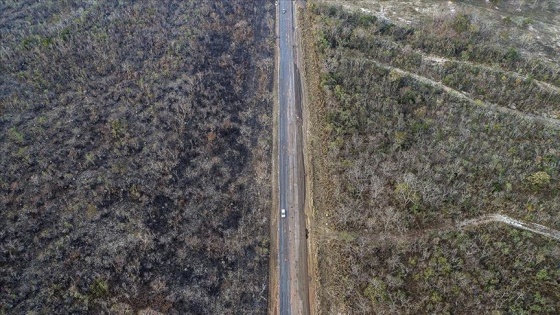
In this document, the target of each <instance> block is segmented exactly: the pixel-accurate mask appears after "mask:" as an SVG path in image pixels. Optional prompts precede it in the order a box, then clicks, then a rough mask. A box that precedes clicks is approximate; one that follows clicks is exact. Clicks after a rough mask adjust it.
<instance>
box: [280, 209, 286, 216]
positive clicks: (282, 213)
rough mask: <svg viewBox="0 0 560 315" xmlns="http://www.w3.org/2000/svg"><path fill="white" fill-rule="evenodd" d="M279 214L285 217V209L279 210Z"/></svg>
mask: <svg viewBox="0 0 560 315" xmlns="http://www.w3.org/2000/svg"><path fill="white" fill-rule="evenodd" d="M280 216H281V217H282V218H285V217H286V209H282V210H280Z"/></svg>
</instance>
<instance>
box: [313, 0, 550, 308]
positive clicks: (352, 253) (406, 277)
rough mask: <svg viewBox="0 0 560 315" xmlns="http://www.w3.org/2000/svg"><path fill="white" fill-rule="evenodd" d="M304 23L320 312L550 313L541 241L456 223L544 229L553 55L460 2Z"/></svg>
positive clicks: (336, 10)
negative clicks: (484, 22)
mask: <svg viewBox="0 0 560 315" xmlns="http://www.w3.org/2000/svg"><path fill="white" fill-rule="evenodd" d="M306 23H307V25H306V28H307V30H308V33H307V40H308V46H307V47H308V50H307V55H308V56H310V59H311V61H312V62H314V63H315V65H314V66H311V67H310V68H308V76H309V77H311V78H313V76H316V80H315V81H314V80H313V79H311V80H309V82H310V84H311V86H309V90H310V95H311V97H312V100H311V104H313V107H312V108H311V110H315V111H316V112H317V113H318V114H312V115H311V116H312V117H314V119H315V121H313V122H312V123H311V126H312V127H311V132H312V141H311V143H312V147H311V149H312V154H313V161H314V165H313V167H314V169H315V173H316V174H317V179H316V182H315V184H314V185H315V189H316V191H315V192H314V196H316V200H314V204H315V215H316V218H315V219H316V224H315V226H316V227H317V228H316V230H315V231H312V233H311V235H315V236H316V242H317V247H318V252H317V254H318V270H319V275H318V276H319V281H320V284H319V285H318V287H319V290H318V295H319V303H320V310H321V312H322V313H325V314H331V313H335V311H341V312H342V313H358V314H363V313H365V314H369V313H375V314H395V313H402V314H421V313H430V314H431V313H438V314H446V313H448V314H473V313H478V314H489V313H492V312H493V314H510V313H511V314H551V313H557V312H558V311H559V309H558V307H559V305H560V295H559V294H558V292H560V284H559V281H560V273H559V271H558V267H557V266H556V264H557V262H558V259H560V245H559V244H558V242H557V241H555V240H550V239H544V238H542V237H541V236H538V235H534V234H531V233H530V232H526V231H520V230H516V229H514V228H512V227H508V226H505V225H501V224H498V223H492V224H489V225H479V226H473V227H466V228H462V229H457V223H458V222H461V221H463V220H466V219H471V218H476V217H478V216H481V215H486V214H492V213H503V214H507V215H508V216H511V217H514V218H518V219H523V220H525V221H529V222H535V223H539V224H543V225H545V226H548V227H550V228H553V229H557V230H558V229H560V214H559V213H560V212H559V211H560V189H559V188H560V185H559V182H558V180H559V175H560V174H559V162H560V151H558V148H559V147H560V138H559V136H560V121H559V120H556V118H559V116H558V114H559V112H558V111H559V110H560V93H559V92H558V87H559V86H560V80H559V79H560V68H559V67H558V65H555V64H551V63H549V62H548V61H547V60H545V59H544V58H539V56H538V55H531V54H524V53H522V52H521V51H520V50H518V48H517V47H515V46H512V47H503V46H500V45H497V44H495V43H496V42H498V40H497V39H496V38H495V37H493V36H495V35H494V34H493V33H492V32H491V30H488V29H484V28H483V27H481V25H480V24H479V23H480V21H477V20H474V19H473V18H472V16H470V15H468V14H464V13H462V12H458V13H457V14H454V15H445V16H442V17H436V18H434V19H433V20H432V21H430V22H429V24H427V25H424V24H422V23H418V25H415V26H401V25H397V24H394V23H392V22H390V21H388V20H385V19H381V18H378V17H376V16H374V15H371V14H365V13H360V12H350V11H348V10H345V9H343V8H341V7H338V6H331V5H318V4H312V5H310V6H309V10H308V16H307V19H306ZM425 23H428V22H425ZM313 84H316V86H315V85H313Z"/></svg>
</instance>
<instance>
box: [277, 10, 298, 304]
mask: <svg viewBox="0 0 560 315" xmlns="http://www.w3.org/2000/svg"><path fill="white" fill-rule="evenodd" d="M277 12H278V45H279V62H278V65H279V69H278V102H279V106H278V108H279V119H278V147H279V148H278V172H279V176H278V181H279V185H278V189H279V205H280V209H285V210H286V211H287V213H286V217H285V218H282V217H281V218H280V221H279V223H278V240H279V247H278V265H279V268H280V291H279V292H280V303H279V305H280V314H281V315H287V314H291V312H290V251H289V226H288V222H287V221H288V220H289V218H290V217H291V216H292V213H291V212H292V211H291V209H290V208H289V207H288V197H289V196H288V194H289V191H290V189H289V188H288V176H289V173H288V164H289V158H290V156H289V154H288V134H287V132H288V126H287V125H288V108H289V107H290V103H293V102H294V101H295V99H294V95H293V94H294V93H293V91H294V80H293V78H294V66H293V64H294V63H293V59H294V56H293V49H292V46H293V31H292V28H293V10H292V1H291V0H288V1H286V0H282V1H279V7H278V10H277ZM280 209H278V214H279V215H280Z"/></svg>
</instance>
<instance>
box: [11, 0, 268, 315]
mask: <svg viewBox="0 0 560 315" xmlns="http://www.w3.org/2000/svg"><path fill="white" fill-rule="evenodd" d="M273 9H274V8H273V4H269V3H268V2H265V1H257V2H249V1H241V0H239V1H198V2H192V1H170V2H166V3H165V4H162V3H160V2H159V1H142V2H135V1H130V2H129V1H121V2H114V1H91V2H90V1H61V2H58V1H57V2H52V1H51V2H35V1H23V2H11V1H8V2H6V1H4V2H2V4H0V12H2V14H1V18H0V29H1V33H2V35H1V40H2V50H1V51H0V91H1V92H0V135H1V136H0V144H1V145H0V174H1V175H0V208H1V212H0V257H1V258H0V267H1V268H0V269H1V271H0V283H1V286H0V287H1V289H0V305H1V306H0V312H5V313H9V314H16V313H26V312H30V311H34V312H36V313H37V314H52V313H54V312H56V313H59V314H63V313H77V312H80V313H95V314H98V313H115V314H128V313H132V312H135V311H138V310H142V309H147V308H151V309H152V310H156V311H160V312H163V313H169V314H209V313H212V314H220V313H221V314H223V313H239V314H253V313H265V312H266V308H267V283H268V242H269V240H268V233H269V231H268V213H269V208H270V199H271V195H270V193H271V192H270V177H269V176H270V175H269V174H270V162H269V161H270V156H271V136H270V134H271V133H270V128H271V121H272V120H271V114H272V113H271V111H272V103H271V102H272V97H271V89H272V80H271V78H272V75H271V74H272V72H273V67H274V64H273V45H272V43H273V38H272V34H273V22H272V18H273Z"/></svg>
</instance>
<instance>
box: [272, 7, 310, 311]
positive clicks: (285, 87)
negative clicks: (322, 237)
mask: <svg viewBox="0 0 560 315" xmlns="http://www.w3.org/2000/svg"><path fill="white" fill-rule="evenodd" d="M277 12H278V14H277V16H278V58H279V59H278V60H279V61H278V67H279V68H278V101H279V106H278V108H279V113H278V114H279V119H278V172H279V174H278V175H279V176H278V190H279V206H280V208H279V209H278V216H279V217H280V218H279V224H278V240H279V241H278V243H279V247H278V267H279V286H280V288H279V295H280V296H279V314H281V315H284V314H304V315H305V314H309V298H308V297H309V292H308V291H309V290H308V284H307V282H308V275H307V245H306V239H305V217H304V213H303V198H304V197H303V188H304V183H303V178H304V176H303V155H302V145H301V119H300V117H301V104H300V102H301V100H300V95H298V94H300V93H301V92H300V89H301V87H300V86H299V85H300V83H299V80H296V78H299V73H298V70H297V68H296V64H295V63H296V62H297V58H296V57H297V56H295V39H294V13H295V12H294V2H293V1H291V0H280V1H278V9H277ZM296 84H297V85H296ZM281 209H285V210H286V217H285V218H282V217H281Z"/></svg>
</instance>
